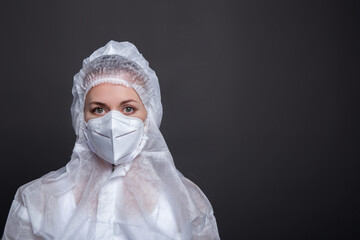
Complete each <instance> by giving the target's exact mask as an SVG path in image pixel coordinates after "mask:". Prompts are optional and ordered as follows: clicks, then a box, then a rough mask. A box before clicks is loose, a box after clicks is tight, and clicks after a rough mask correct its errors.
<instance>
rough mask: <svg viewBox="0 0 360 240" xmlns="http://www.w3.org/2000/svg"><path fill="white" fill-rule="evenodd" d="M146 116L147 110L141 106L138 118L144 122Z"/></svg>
mask: <svg viewBox="0 0 360 240" xmlns="http://www.w3.org/2000/svg"><path fill="white" fill-rule="evenodd" d="M146 117H147V111H146V109H145V107H143V108H142V109H141V111H140V113H139V118H140V119H141V120H142V121H143V122H145V119H146Z"/></svg>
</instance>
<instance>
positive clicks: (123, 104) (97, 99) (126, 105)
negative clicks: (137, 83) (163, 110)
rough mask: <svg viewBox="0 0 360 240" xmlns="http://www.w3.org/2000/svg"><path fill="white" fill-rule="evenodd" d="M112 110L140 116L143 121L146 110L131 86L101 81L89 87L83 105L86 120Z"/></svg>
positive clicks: (131, 115)
mask: <svg viewBox="0 0 360 240" xmlns="http://www.w3.org/2000/svg"><path fill="white" fill-rule="evenodd" d="M113 110H117V111H119V112H121V113H122V114H124V115H126V116H130V117H137V118H140V119H141V120H142V121H143V122H144V121H145V119H146V117H147V111H146V109H145V107H144V105H143V103H142V101H141V99H140V97H139V95H138V94H137V92H136V91H135V90H134V89H133V88H129V87H125V86H123V85H120V84H111V83H102V84H99V85H97V86H95V87H93V88H92V89H90V91H89V92H88V94H87V95H86V98H85V106H84V118H85V121H86V122H87V121H89V120H90V119H92V118H98V117H102V116H104V115H105V114H106V113H108V112H109V111H113Z"/></svg>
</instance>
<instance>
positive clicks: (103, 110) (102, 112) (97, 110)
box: [92, 107, 105, 115]
mask: <svg viewBox="0 0 360 240" xmlns="http://www.w3.org/2000/svg"><path fill="white" fill-rule="evenodd" d="M92 112H93V113H94V114H99V115H101V114H104V113H105V109H104V108H101V107H96V108H94V109H93V110H92Z"/></svg>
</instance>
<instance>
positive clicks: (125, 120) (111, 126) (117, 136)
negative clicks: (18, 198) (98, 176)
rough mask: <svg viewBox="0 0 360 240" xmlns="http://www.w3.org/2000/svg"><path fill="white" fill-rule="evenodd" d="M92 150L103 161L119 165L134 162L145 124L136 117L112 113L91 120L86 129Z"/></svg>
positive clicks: (116, 112)
mask: <svg viewBox="0 0 360 240" xmlns="http://www.w3.org/2000/svg"><path fill="white" fill-rule="evenodd" d="M84 134H85V137H86V139H87V143H88V145H89V147H90V148H91V150H92V151H93V152H94V153H95V154H96V155H98V156H99V157H100V158H102V159H103V160H105V161H107V162H109V163H112V164H115V165H119V164H122V163H126V162H130V161H132V160H133V159H134V158H135V156H136V154H137V153H138V152H137V149H138V147H139V145H140V142H141V140H142V137H143V134H144V123H143V121H142V120H141V119H139V118H136V117H129V116H125V115H124V114H122V113H120V112H118V111H110V112H108V113H107V114H105V115H104V116H102V117H99V118H93V119H90V120H89V121H88V122H87V124H86V127H85V129H84Z"/></svg>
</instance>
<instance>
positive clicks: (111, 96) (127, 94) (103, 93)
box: [85, 83, 140, 102]
mask: <svg viewBox="0 0 360 240" xmlns="http://www.w3.org/2000/svg"><path fill="white" fill-rule="evenodd" d="M128 99H133V100H137V101H140V98H139V95H138V94H137V93H136V91H135V90H134V89H133V88H131V87H126V86H124V85H121V84H112V83H102V84H99V85H96V86H94V87H92V88H91V89H90V90H89V92H88V93H87V95H86V100H85V101H86V102H89V101H90V102H91V101H99V102H111V101H123V100H128Z"/></svg>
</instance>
